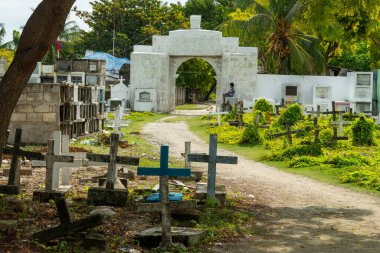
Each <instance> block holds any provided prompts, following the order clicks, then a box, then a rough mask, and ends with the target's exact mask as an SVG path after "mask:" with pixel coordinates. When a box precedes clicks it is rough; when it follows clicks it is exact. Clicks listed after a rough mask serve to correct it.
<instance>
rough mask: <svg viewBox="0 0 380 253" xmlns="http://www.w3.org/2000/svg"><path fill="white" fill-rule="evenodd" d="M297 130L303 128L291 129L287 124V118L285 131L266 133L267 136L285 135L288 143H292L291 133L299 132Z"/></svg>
mask: <svg viewBox="0 0 380 253" xmlns="http://www.w3.org/2000/svg"><path fill="white" fill-rule="evenodd" d="M299 132H303V130H301V129H299V130H291V128H290V124H289V120H287V121H286V132H281V133H274V134H272V133H268V136H271V137H279V136H284V135H286V136H287V137H288V141H289V144H293V138H292V134H296V133H299Z"/></svg>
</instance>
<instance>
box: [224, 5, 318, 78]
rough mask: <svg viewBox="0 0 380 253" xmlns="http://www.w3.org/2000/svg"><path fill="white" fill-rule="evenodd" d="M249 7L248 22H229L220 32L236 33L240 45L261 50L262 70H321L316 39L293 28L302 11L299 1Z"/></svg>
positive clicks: (311, 71) (280, 71)
mask: <svg viewBox="0 0 380 253" xmlns="http://www.w3.org/2000/svg"><path fill="white" fill-rule="evenodd" d="M245 3H247V2H246V1H245ZM249 7H250V8H252V10H253V15H252V16H251V17H250V18H249V19H247V20H240V21H232V22H229V23H228V24H227V25H226V26H225V28H224V30H227V31H228V30H229V29H232V30H235V31H236V29H239V30H240V32H239V36H240V37H241V38H242V42H243V43H244V42H245V43H246V42H250V43H248V44H252V43H254V44H256V46H258V47H259V48H260V49H261V54H260V55H259V57H260V60H261V63H262V64H263V65H264V67H266V68H267V69H268V70H269V71H270V70H272V71H273V72H277V73H278V74H291V73H295V74H312V73H321V72H322V71H323V70H324V58H323V55H322V53H321V50H320V49H319V41H318V39H317V38H314V37H312V36H309V35H307V34H304V33H303V32H302V31H300V30H299V29H297V27H296V25H295V23H296V22H295V21H297V19H298V18H299V17H300V15H301V13H302V10H303V7H304V4H303V2H302V1H301V0H269V1H267V5H265V6H264V5H262V4H260V3H258V1H256V0H252V1H250V5H249ZM249 7H248V8H249Z"/></svg>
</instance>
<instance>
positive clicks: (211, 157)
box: [187, 134, 238, 205]
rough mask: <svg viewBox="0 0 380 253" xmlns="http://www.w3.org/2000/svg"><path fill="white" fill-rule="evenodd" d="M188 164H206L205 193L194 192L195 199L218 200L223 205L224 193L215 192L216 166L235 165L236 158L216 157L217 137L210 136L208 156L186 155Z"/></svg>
mask: <svg viewBox="0 0 380 253" xmlns="http://www.w3.org/2000/svg"><path fill="white" fill-rule="evenodd" d="M187 157H188V161H189V162H201V163H208V173H207V191H205V190H204V189H199V191H197V192H196V199H200V200H202V199H203V200H204V199H206V197H207V198H211V199H215V198H216V199H218V200H219V202H220V203H221V204H222V205H223V204H224V203H225V199H226V193H225V191H224V192H220V191H217V190H216V164H217V163H223V164H237V162H238V158H237V157H236V156H218V155H217V136H216V134H211V135H210V144H209V154H208V155H207V154H188V156H187Z"/></svg>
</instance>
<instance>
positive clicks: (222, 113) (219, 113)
mask: <svg viewBox="0 0 380 253" xmlns="http://www.w3.org/2000/svg"><path fill="white" fill-rule="evenodd" d="M225 114H228V112H221V111H220V106H217V107H216V112H210V117H211V116H212V115H217V117H218V126H220V115H225Z"/></svg>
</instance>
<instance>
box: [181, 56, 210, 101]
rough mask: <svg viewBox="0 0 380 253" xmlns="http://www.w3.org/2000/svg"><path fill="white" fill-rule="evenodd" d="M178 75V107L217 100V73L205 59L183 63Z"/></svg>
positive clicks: (195, 59) (191, 59)
mask: <svg viewBox="0 0 380 253" xmlns="http://www.w3.org/2000/svg"><path fill="white" fill-rule="evenodd" d="M176 74H177V79H176V83H175V85H176V101H175V105H176V106H177V105H183V104H185V103H197V102H204V101H208V100H209V99H210V97H211V98H215V88H216V84H217V82H216V72H215V69H214V68H213V66H212V65H211V64H210V63H208V62H207V61H205V60H204V59H202V58H190V59H188V60H186V61H184V62H182V63H181V65H180V66H179V67H178V69H177V72H176Z"/></svg>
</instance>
